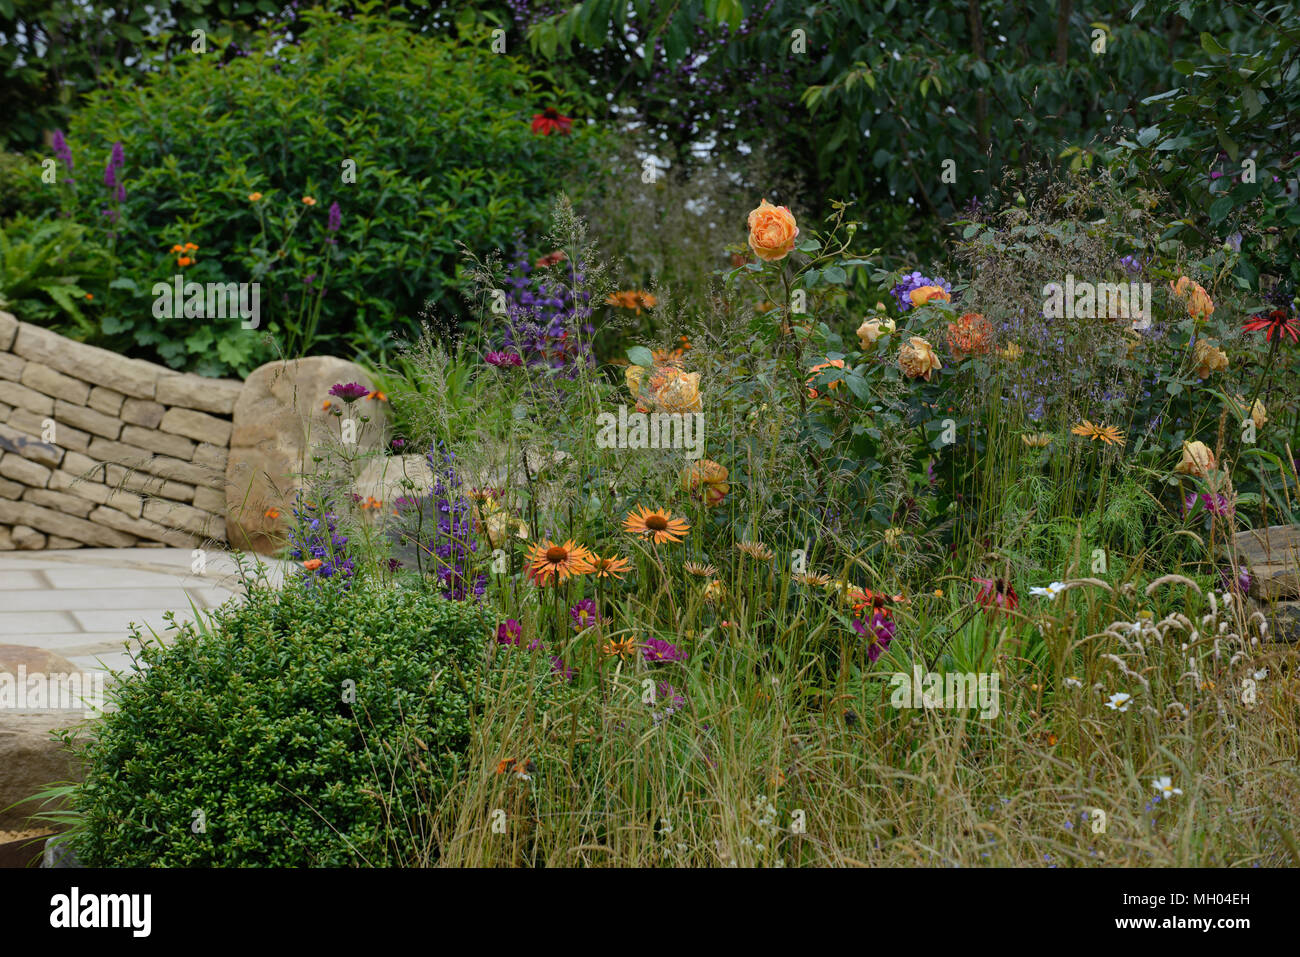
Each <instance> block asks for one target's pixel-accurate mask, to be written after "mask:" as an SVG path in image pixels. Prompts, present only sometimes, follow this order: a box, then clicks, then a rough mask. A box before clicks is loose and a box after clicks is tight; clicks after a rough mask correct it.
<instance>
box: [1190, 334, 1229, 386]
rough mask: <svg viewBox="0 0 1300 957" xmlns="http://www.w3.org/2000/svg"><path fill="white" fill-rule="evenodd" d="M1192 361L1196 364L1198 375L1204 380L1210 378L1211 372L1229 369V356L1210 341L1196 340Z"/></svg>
mask: <svg viewBox="0 0 1300 957" xmlns="http://www.w3.org/2000/svg"><path fill="white" fill-rule="evenodd" d="M1192 361H1193V362H1195V363H1196V374H1197V375H1198V376H1199V377H1200V378H1202V379H1207V378H1209V376H1210V373H1211V372H1220V371H1222V370H1224V369H1226V368H1228V354H1227V353H1226V352H1224V351H1223V350H1222V349H1220V348H1219V347H1218V346H1217V345H1215V344H1214V343H1213V342H1212V341H1210V340H1209V339H1197V340H1196V345H1195V347H1194V348H1193V349H1192Z"/></svg>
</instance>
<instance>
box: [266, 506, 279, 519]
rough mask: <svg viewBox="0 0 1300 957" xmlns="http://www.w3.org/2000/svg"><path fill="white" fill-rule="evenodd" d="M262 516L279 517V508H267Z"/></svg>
mask: <svg viewBox="0 0 1300 957" xmlns="http://www.w3.org/2000/svg"><path fill="white" fill-rule="evenodd" d="M262 517H263V518H279V517H280V510H279V509H278V508H268V509H267V510H266V511H265V512H263V513H262Z"/></svg>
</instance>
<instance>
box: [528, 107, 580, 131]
mask: <svg viewBox="0 0 1300 957" xmlns="http://www.w3.org/2000/svg"><path fill="white" fill-rule="evenodd" d="M532 129H533V132H534V133H536V134H537V135H538V136H550V135H551V134H552V133H560V134H561V135H563V134H565V133H571V132H573V120H572V119H570V118H569V117H567V116H561V115H560V111H559V110H557V109H554V108H552V107H549V106H548V107H547V108H546V109H544V110H542V112H540V113H538V114H536V115H535V116H534V117H533V127H532Z"/></svg>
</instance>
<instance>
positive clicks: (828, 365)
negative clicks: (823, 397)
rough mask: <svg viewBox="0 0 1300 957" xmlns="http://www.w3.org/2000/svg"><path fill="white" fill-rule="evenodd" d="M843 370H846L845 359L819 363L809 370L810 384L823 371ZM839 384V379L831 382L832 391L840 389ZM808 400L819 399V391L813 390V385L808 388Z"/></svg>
mask: <svg viewBox="0 0 1300 957" xmlns="http://www.w3.org/2000/svg"><path fill="white" fill-rule="evenodd" d="M843 368H844V360H843V359H832V360H831V361H830V362H819V363H817V365H815V366H813V367H812V368H811V369H809V370H808V382H809V383H811V382H812V381H813V379H815V378H817V373H819V372H821V371H822V370H823V369H843ZM839 384H840V380H839V379H832V380H831V388H832V389H836V388H839ZM808 398H810V399H815V398H817V390H816V389H814V388H812V386H811V385H809V387H808Z"/></svg>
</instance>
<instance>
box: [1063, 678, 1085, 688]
mask: <svg viewBox="0 0 1300 957" xmlns="http://www.w3.org/2000/svg"><path fill="white" fill-rule="evenodd" d="M1065 686H1066V687H1067V688H1082V687H1083V682H1082V681H1080V680H1079V679H1078V678H1074V677H1070V678H1066V679H1065Z"/></svg>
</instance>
